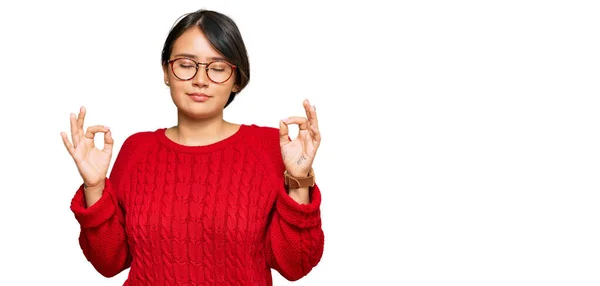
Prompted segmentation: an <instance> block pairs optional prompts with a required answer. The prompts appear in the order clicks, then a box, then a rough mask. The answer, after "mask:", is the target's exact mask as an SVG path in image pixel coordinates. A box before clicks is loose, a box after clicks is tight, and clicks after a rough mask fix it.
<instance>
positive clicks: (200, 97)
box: [188, 93, 211, 102]
mask: <svg viewBox="0 0 600 286" xmlns="http://www.w3.org/2000/svg"><path fill="white" fill-rule="evenodd" d="M188 96H189V97H190V98H191V99H192V100H193V101H195V102H205V101H207V100H209V99H210V98H211V96H208V95H207V94H205V93H188Z"/></svg>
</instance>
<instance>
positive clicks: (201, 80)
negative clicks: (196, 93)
mask: <svg viewBox="0 0 600 286" xmlns="http://www.w3.org/2000/svg"><path fill="white" fill-rule="evenodd" d="M208 81H209V79H208V71H207V70H206V64H199V65H198V72H197V73H196V75H195V76H194V78H192V83H193V84H194V85H197V86H206V85H208Z"/></svg>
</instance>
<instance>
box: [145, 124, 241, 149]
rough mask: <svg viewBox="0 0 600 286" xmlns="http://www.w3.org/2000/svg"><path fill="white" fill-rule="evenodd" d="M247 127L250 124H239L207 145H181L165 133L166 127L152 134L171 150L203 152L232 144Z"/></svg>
mask: <svg viewBox="0 0 600 286" xmlns="http://www.w3.org/2000/svg"><path fill="white" fill-rule="evenodd" d="M249 129H250V125H247V124H240V127H239V128H238V130H237V131H236V132H235V133H233V134H232V135H230V136H229V137H226V138H224V139H221V140H220V141H217V142H214V143H211V144H208V145H199V146H188V145H183V144H179V143H177V142H175V141H173V140H171V139H170V138H169V137H167V135H166V131H167V128H166V127H163V128H159V129H156V131H154V134H155V135H156V138H157V139H158V141H159V142H160V143H162V144H164V145H165V146H166V147H167V148H170V149H172V150H175V151H179V152H185V153H203V152H211V151H215V150H218V149H221V148H225V147H227V146H229V145H231V144H233V143H234V142H236V141H238V140H239V139H240V138H242V137H244V135H245V134H246V133H247V132H248V130H249Z"/></svg>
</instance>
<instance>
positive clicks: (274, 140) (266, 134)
mask: <svg viewBox="0 0 600 286" xmlns="http://www.w3.org/2000/svg"><path fill="white" fill-rule="evenodd" d="M248 129H249V130H250V133H251V134H252V138H253V139H254V140H256V141H257V143H259V144H258V145H260V146H261V147H264V148H266V149H267V150H270V149H273V148H275V149H277V150H278V149H279V128H275V127H271V126H262V125H257V124H251V125H249V128H248Z"/></svg>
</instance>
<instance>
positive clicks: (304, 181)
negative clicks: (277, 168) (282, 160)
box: [283, 168, 315, 189]
mask: <svg viewBox="0 0 600 286" xmlns="http://www.w3.org/2000/svg"><path fill="white" fill-rule="evenodd" d="M283 176H284V183H285V185H286V186H287V187H288V188H289V189H303V188H306V189H308V187H312V186H314V184H315V174H314V170H313V169H312V168H311V169H310V170H309V171H308V172H306V173H304V174H301V175H295V174H294V173H291V172H290V171H288V170H285V171H284V173H283Z"/></svg>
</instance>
